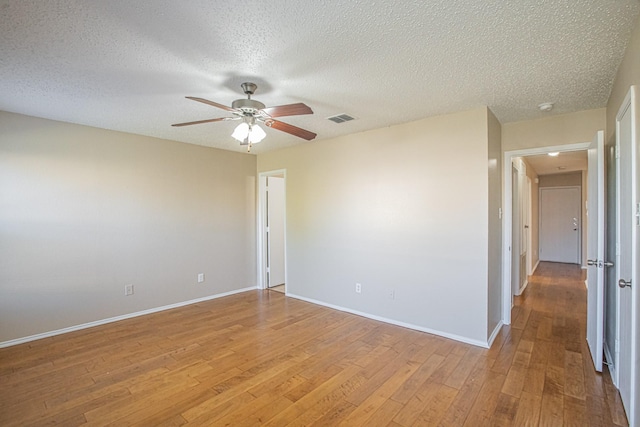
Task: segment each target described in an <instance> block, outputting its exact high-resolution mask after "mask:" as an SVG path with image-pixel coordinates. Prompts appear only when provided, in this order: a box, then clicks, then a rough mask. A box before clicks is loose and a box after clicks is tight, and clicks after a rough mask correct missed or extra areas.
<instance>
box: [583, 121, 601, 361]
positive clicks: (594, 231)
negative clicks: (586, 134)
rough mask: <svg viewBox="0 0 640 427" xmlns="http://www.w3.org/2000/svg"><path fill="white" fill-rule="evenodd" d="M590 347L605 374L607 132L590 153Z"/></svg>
mask: <svg viewBox="0 0 640 427" xmlns="http://www.w3.org/2000/svg"><path fill="white" fill-rule="evenodd" d="M588 168H589V169H588V183H587V184H588V188H587V217H588V218H587V223H588V230H587V258H588V259H587V266H588V267H587V343H588V344H589V351H591V358H592V359H593V364H594V366H595V369H596V371H598V372H602V355H603V352H604V351H603V339H604V268H605V262H604V254H605V252H604V132H603V131H598V133H597V134H596V136H595V139H594V140H593V142H592V143H591V145H590V146H589V151H588Z"/></svg>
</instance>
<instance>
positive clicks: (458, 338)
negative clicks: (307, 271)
mask: <svg viewBox="0 0 640 427" xmlns="http://www.w3.org/2000/svg"><path fill="white" fill-rule="evenodd" d="M286 296H288V297H291V298H295V299H299V300H302V301H306V302H310V303H311V304H316V305H321V306H323V307H328V308H332V309H334V310H339V311H344V312H346V313H351V314H355V315H357V316H362V317H366V318H368V319H372V320H377V321H379V322H384V323H389V324H391V325H396V326H402V327H403V328H409V329H414V330H416V331H420V332H426V333H428V334H432V335H438V336H441V337H444V338H449V339H452V340H455V341H460V342H463V343H466V344H471V345H475V346H478V347H482V348H489V343H488V342H483V341H479V340H474V339H471V338H467V337H463V336H461V335H455V334H450V333H448V332H442V331H437V330H435V329H430V328H425V327H422V326H418V325H413V324H411V323H405V322H400V321H398V320H394V319H388V318H386V317H381V316H377V315H375V314H370V313H365V312H362V311H358V310H352V309H350V308H347V307H342V306H339V305H334V304H329V303H326V302H324V301H318V300H315V299H312V298H306V297H303V296H300V295H296V294H291V293H287V294H286ZM501 325H502V323H500V325H499V326H501ZM496 334H497V333H496ZM494 338H495V337H494Z"/></svg>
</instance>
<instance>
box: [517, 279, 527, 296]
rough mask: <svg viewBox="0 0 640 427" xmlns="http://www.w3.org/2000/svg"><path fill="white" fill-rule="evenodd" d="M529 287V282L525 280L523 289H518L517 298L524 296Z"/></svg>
mask: <svg viewBox="0 0 640 427" xmlns="http://www.w3.org/2000/svg"><path fill="white" fill-rule="evenodd" d="M528 285H529V280H525V281H524V284H523V285H522V287H521V288H520V289H518V293H517V294H516V296H520V295H522V293H523V292H524V290H525V289H527V286H528Z"/></svg>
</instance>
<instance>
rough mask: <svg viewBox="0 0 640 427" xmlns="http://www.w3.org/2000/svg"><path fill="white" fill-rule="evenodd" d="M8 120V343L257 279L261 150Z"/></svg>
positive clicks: (2, 208)
mask: <svg viewBox="0 0 640 427" xmlns="http://www.w3.org/2000/svg"><path fill="white" fill-rule="evenodd" d="M0 129H1V130H2V131H1V132H0V342H5V341H9V340H14V339H18V338H23V337H27V336H31V335H35V334H40V333H45V332H48V331H53V330H57V329H61V328H66V327H70V326H75V325H79V324H83V323H87V322H93V321H98V320H101V319H105V318H110V317H114V316H120V315H125V314H129V313H134V312H138V311H141V310H146V309H151V308H155V307H160V306H164V305H168V304H173V303H179V302H183V301H188V300H192V299H197V298H202V297H205V296H209V295H214V294H219V293H223V292H228V291H233V290H237V289H242V288H245V287H248V286H255V285H256V268H255V265H256V262H255V171H256V159H255V156H251V155H245V154H240V153H232V152H228V151H222V150H216V149H212V148H206V147H200V146H195V145H187V144H183V143H178V142H171V141H166V140H160V139H155V138H149V137H142V136H137V135H131V134H126V133H119V132H113V131H107V130H102V129H96V128H90V127H86V126H78V125H71V124H66V123H61V122H55V121H50V120H44V119H38V118H34V117H28V116H23V115H17V114H12V113H6V112H0ZM198 273H205V282H204V283H200V284H199V283H196V282H197V280H196V279H197V274H198ZM126 284H133V285H134V287H135V294H134V295H133V296H129V297H125V296H124V286H125V285H126Z"/></svg>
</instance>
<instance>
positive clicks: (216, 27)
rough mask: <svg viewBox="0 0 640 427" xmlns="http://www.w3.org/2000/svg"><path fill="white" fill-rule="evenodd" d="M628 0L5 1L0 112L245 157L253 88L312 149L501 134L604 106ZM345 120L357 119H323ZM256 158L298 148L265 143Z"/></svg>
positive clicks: (283, 137) (629, 14) (630, 6)
mask: <svg viewBox="0 0 640 427" xmlns="http://www.w3.org/2000/svg"><path fill="white" fill-rule="evenodd" d="M639 11H640V3H639V2H638V0H572V1H568V0H536V1H534V0H513V1H504V0H476V1H471V0H430V1H428V2H427V1H423V0H411V1H409V0H407V1H403V2H392V1H351V2H342V1H336V0H327V1H306V2H302V1H298V2H292V1H285V0H271V1H268V2H266V1H242V2H237V1H236V2H231V1H220V0H218V1H211V0H200V1H196V0H190V1H176V0H170V1H169V0H153V1H152V0H146V1H135V0H126V1H125V0H110V1H104V0H93V1H90V0H75V1H74V0H64V1H63V0H47V1H41V0H0V20H1V21H0V22H1V25H0V94H1V95H0V109H1V110H5V111H10V112H16V113H23V114H28V115H32V116H38V117H45V118H49V119H54V120H61V121H65V122H72V123H79V124H85V125H90V126H96V127H100V128H106V129H114V130H120V131H125V132H131V133H136V134H142V135H149V136H154V137H160V138H166V139H171V140H177V141H183V142H188V143H193V144H200V145H205V146H211V147H218V148H223V149H228V150H236V151H243V150H244V148H241V147H240V146H239V145H238V144H237V142H236V141H235V140H233V139H232V138H231V137H230V136H229V135H230V134H231V132H232V130H233V127H234V126H235V123H234V122H219V123H210V124H202V125H194V126H189V127H182V128H172V127H171V126H170V125H171V124H172V123H178V122H185V121H193V120H201V119H208V118H214V117H222V116H225V115H226V114H225V112H224V111H222V110H219V109H216V108H214V107H211V106H208V105H204V104H200V103H197V102H194V101H190V100H187V99H185V98H184V96H186V95H190V96H196V97H203V98H207V99H210V100H213V101H216V102H219V103H222V104H225V105H230V104H231V102H232V101H233V100H234V99H237V98H242V97H244V95H242V93H241V89H240V83H242V82H243V81H253V82H255V83H257V84H258V91H257V92H256V94H255V96H254V98H255V99H257V100H259V101H262V102H264V103H265V104H267V106H274V105H282V104H288V103H294V102H304V103H306V104H307V105H309V106H310V107H311V108H312V109H313V110H314V112H315V114H314V115H313V116H296V117H287V118H283V119H282V121H285V122H288V123H291V124H293V125H296V126H300V127H303V128H306V129H309V130H311V131H313V132H316V133H317V134H318V137H317V139H316V141H318V140H322V139H326V138H331V137H335V136H338V135H344V134H349V133H354V132H361V131H365V130H369V129H374V128H380V127H386V126H391V125H394V124H399V123H403V122H408V121H412V120H417V119H420V118H424V117H428V116H433V115H437V114H444V113H449V112H455V111H461V110H467V109H472V108H477V107H480V106H483V105H487V106H489V107H490V108H491V109H492V110H493V111H494V113H495V114H496V116H497V117H498V119H499V120H500V121H501V122H502V123H506V122H511V121H518V120H528V119H535V118H538V117H542V115H543V114H544V113H541V112H539V111H538V110H537V108H536V106H537V105H538V104H540V103H542V102H547V101H549V102H555V108H554V110H553V111H552V112H551V113H546V114H559V113H567V112H573V111H578V110H584V109H591V108H599V107H604V106H605V105H606V101H607V98H608V96H609V93H610V90H611V85H612V81H613V78H614V76H615V72H616V70H617V68H618V65H619V63H620V61H621V59H622V55H623V53H624V49H625V47H626V45H627V42H628V39H629V37H630V33H631V30H632V27H633V24H634V22H635V20H636V17H637V15H638V12H639ZM339 113H348V114H350V115H352V116H355V117H356V118H357V120H354V121H351V122H347V123H343V124H335V123H333V122H330V121H327V120H326V118H327V117H329V116H332V115H335V114H339ZM267 133H268V136H267V138H266V139H265V141H264V142H263V143H261V144H260V145H258V146H255V147H254V149H253V150H252V151H253V152H255V153H260V152H264V151H266V150H271V149H276V148H282V147H286V146H290V145H293V144H297V143H305V144H313V143H317V142H305V141H303V140H300V139H298V138H296V137H293V136H290V135H288V134H285V133H283V132H279V131H276V130H273V129H268V130H267Z"/></svg>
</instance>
